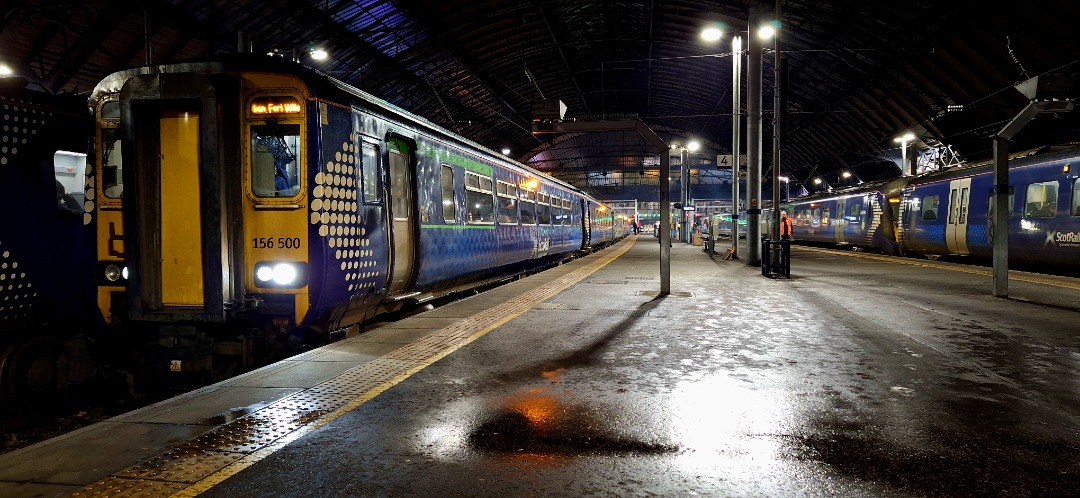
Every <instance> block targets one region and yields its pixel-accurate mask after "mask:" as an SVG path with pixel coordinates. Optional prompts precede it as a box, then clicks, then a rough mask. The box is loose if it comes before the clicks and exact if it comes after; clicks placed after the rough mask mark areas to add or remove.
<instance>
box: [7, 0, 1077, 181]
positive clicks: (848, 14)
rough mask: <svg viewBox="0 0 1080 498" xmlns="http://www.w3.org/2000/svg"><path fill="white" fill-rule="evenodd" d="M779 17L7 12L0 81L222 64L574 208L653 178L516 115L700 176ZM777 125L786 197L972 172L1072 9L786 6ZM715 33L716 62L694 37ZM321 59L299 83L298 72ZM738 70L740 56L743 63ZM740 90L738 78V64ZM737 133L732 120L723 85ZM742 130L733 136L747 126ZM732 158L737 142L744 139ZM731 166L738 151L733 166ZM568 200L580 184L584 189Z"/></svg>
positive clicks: (1061, 129) (927, 3) (399, 7)
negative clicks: (518, 166)
mask: <svg viewBox="0 0 1080 498" xmlns="http://www.w3.org/2000/svg"><path fill="white" fill-rule="evenodd" d="M776 7H777V3H776V2H771V1H770V2H764V3H758V2H753V1H739V0H727V1H702V0H651V1H641V0H639V1H632V0H627V1H620V0H604V1H596V0H527V1H522V0H484V1H460V0H437V1H433V0H381V1H375V0H280V1H276V2H248V1H235V0H229V1H223V0H144V1H143V2H141V3H138V2H130V1H127V0H90V1H85V2H55V1H38V0H21V1H20V0H15V1H13V2H5V3H4V6H3V7H2V8H3V11H2V12H0V14H2V17H0V63H4V64H7V65H9V66H11V67H13V69H14V71H15V74H16V75H18V76H22V77H24V78H26V79H28V80H29V81H30V82H31V83H32V84H33V85H34V86H37V87H40V88H43V89H45V90H47V91H50V92H62V91H74V92H87V91H89V90H90V89H91V88H93V86H94V84H95V83H96V82H97V80H98V79H100V78H101V77H103V76H104V75H106V74H108V73H111V72H113V71H116V70H119V69H126V68H129V67H133V66H140V65H145V64H147V63H150V64H160V63H166V62H170V61H176V60H187V59H193V58H200V57H204V56H208V55H212V54H216V53H225V52H235V51H237V50H238V38H239V36H238V33H240V32H243V33H244V34H245V37H246V39H247V40H248V41H249V44H250V46H251V47H252V48H253V49H254V50H255V51H258V52H270V51H278V52H279V53H283V54H285V55H286V56H290V57H291V56H293V55H294V54H295V56H296V57H298V58H299V59H300V60H301V62H302V63H304V64H308V65H311V66H313V67H317V68H319V69H321V70H322V71H324V72H326V73H328V74H330V75H332V76H334V77H337V78H339V79H342V80H344V81H346V82H348V83H351V84H353V85H355V86H357V87H359V88H361V89H363V90H365V91H368V92H370V93H372V94H374V95H376V96H379V97H382V98H384V99H386V100H388V101H389V102H391V103H393V104H395V105H398V106H400V107H402V108H405V109H408V110H410V111H413V112H415V113H417V114H420V115H422V116H425V117H427V118H428V119H430V120H432V121H434V122H436V123H438V124H441V125H443V126H445V127H447V128H449V129H451V130H454V131H457V132H459V133H460V134H462V135H464V136H466V137H468V138H471V139H473V140H475V141H477V142H479V143H481V144H484V145H487V146H489V147H491V148H493V149H496V150H499V149H503V148H507V149H509V150H510V153H509V155H510V156H511V157H513V158H515V159H519V160H521V161H523V162H525V163H527V164H529V165H530V166H533V167H534V168H536V169H539V170H541V171H545V172H549V173H552V174H553V175H555V176H560V177H563V178H565V179H568V180H569V181H572V182H575V183H577V184H578V185H579V186H583V187H586V188H587V187H588V185H587V183H588V179H589V178H590V177H592V176H595V175H598V174H602V175H604V176H606V175H607V174H608V173H609V172H616V173H625V174H626V175H627V176H642V177H644V176H647V175H649V174H655V170H656V163H657V162H658V161H657V157H658V156H657V151H655V150H654V149H653V148H652V147H651V146H650V145H648V143H647V142H645V141H644V140H643V139H642V138H641V137H639V136H638V135H637V134H636V133H633V132H605V133H590V134H561V135H559V134H556V135H535V134H533V133H531V128H530V126H531V119H532V105H533V103H535V102H538V101H542V100H555V99H558V100H561V101H562V102H563V103H565V104H566V106H567V109H568V110H567V113H566V117H567V118H570V119H576V120H604V119H622V118H638V119H641V120H642V121H643V122H644V123H645V124H647V125H648V126H649V127H651V128H652V129H653V130H655V131H656V132H657V133H658V134H660V136H661V137H663V138H664V139H665V140H666V141H668V142H671V143H675V144H678V145H683V144H686V143H687V142H688V141H690V140H692V139H696V140H698V141H700V142H701V143H702V144H703V146H704V147H703V149H702V150H701V151H699V152H697V153H695V154H694V155H693V156H692V161H693V164H697V165H700V166H702V171H709V170H712V168H710V167H709V166H711V165H714V164H715V162H716V156H717V155H718V154H730V153H731V136H732V108H733V106H732V89H733V87H734V85H733V77H732V69H731V63H732V55H731V52H732V42H731V37H732V35H733V34H735V33H739V32H741V33H742V37H743V39H744V40H745V41H744V49H745V48H746V45H748V44H749V37H750V36H751V35H753V34H754V33H755V32H756V29H757V25H758V24H759V23H756V22H751V16H752V14H751V12H752V11H753V12H757V13H758V18H759V19H760V20H761V21H764V22H767V21H772V20H774V18H775V13H776ZM780 8H781V16H780V33H781V38H780V53H781V55H782V57H783V58H784V59H786V60H787V63H786V64H787V71H786V75H787V76H786V82H787V85H786V86H785V87H784V88H785V91H783V92H782V97H783V99H784V100H785V101H786V108H787V109H788V114H787V115H786V117H784V119H783V120H782V126H781V128H782V129H783V130H784V134H783V137H784V138H783V141H782V146H781V167H780V169H781V173H783V174H785V175H788V176H790V177H792V178H793V180H794V181H795V182H797V183H803V182H807V181H809V180H810V179H812V178H814V177H818V176H821V177H825V178H839V177H840V175H841V173H842V172H844V171H848V172H851V173H854V174H855V176H856V177H857V178H861V179H864V180H871V179H881V178H889V177H893V176H897V175H898V174H899V166H898V163H899V162H900V156H901V154H900V145H899V144H898V143H896V142H894V138H895V137H897V136H899V135H901V134H903V133H906V132H912V133H913V134H914V135H915V136H916V139H915V141H914V143H915V146H916V148H913V149H911V153H916V151H922V152H924V153H927V154H928V157H929V156H932V155H934V154H937V155H939V156H941V157H943V158H945V159H949V158H950V157H952V156H951V155H952V154H953V153H955V154H956V157H960V158H967V159H980V158H984V157H987V156H989V154H990V153H991V141H990V138H989V137H990V136H991V135H993V134H994V133H995V132H997V131H998V130H1000V129H1001V128H1002V127H1004V126H1005V124H1006V123H1008V122H1009V121H1010V120H1011V119H1012V118H1013V116H1015V115H1016V114H1017V113H1018V112H1019V111H1020V110H1021V109H1022V108H1023V107H1024V106H1025V105H1026V104H1027V103H1028V99H1027V98H1026V97H1024V96H1023V95H1021V94H1020V93H1019V92H1018V91H1016V90H1014V88H1013V86H1014V85H1015V84H1016V83H1018V82H1020V81H1022V80H1025V79H1028V78H1030V77H1034V76H1039V75H1045V74H1049V73H1076V72H1078V69H1080V64H1077V62H1078V61H1080V37H1077V36H1076V35H1075V20H1076V19H1080V3H1077V2H1075V1H1073V0H1040V1H1037V2H1004V1H998V0H955V1H949V2H941V1H934V0H912V1H905V2H895V1H894V2H866V1H865V0H826V1H820V0H819V1H810V0H783V1H782V2H780ZM714 24H716V25H720V26H723V27H724V28H725V30H724V35H723V37H722V39H721V40H719V41H717V42H707V41H704V40H703V39H702V37H701V36H700V34H701V31H702V30H703V28H705V27H706V26H709V25H714ZM760 43H762V45H763V46H764V50H763V54H762V56H761V57H760V62H761V64H760V67H761V73H762V81H763V84H762V88H763V92H762V95H761V97H762V106H761V109H762V120H761V121H762V122H761V125H762V126H761V131H762V137H763V138H762V147H763V158H764V159H763V164H764V168H763V172H764V173H768V172H769V171H770V167H771V163H772V160H771V159H772V147H773V146H772V129H773V123H772V115H773V112H772V110H773V108H774V104H773V98H774V93H773V92H774V88H775V86H776V85H775V80H774V68H775V59H776V58H775V52H774V51H773V48H774V45H773V43H774V42H772V41H766V42H760ZM314 47H320V48H323V49H325V50H326V51H327V52H328V53H329V58H328V59H326V60H323V61H314V60H311V59H310V58H309V51H310V49H312V48H314ZM747 59H749V56H747ZM743 68H744V72H745V71H749V70H750V69H751V68H752V65H751V64H750V61H746V62H744V65H743ZM741 88H742V92H741V93H742V95H743V108H742V110H741V112H742V113H746V102H747V101H748V99H749V95H748V88H747V78H746V77H745V76H744V77H743V78H742V83H741ZM1078 115H1080V112H1075V113H1067V114H1066V113H1060V114H1056V115H1050V114H1047V115H1041V116H1040V117H1039V118H1038V119H1036V120H1035V121H1034V122H1033V123H1032V125H1029V127H1028V128H1027V129H1025V130H1023V131H1022V132H1021V133H1020V134H1019V135H1017V137H1016V142H1017V143H1018V144H1017V145H1016V146H1015V147H1017V148H1020V147H1034V146H1044V145H1054V144H1060V143H1062V142H1068V141H1073V140H1077V137H1078V134H1077V133H1078V130H1080V116H1078ZM743 122H744V123H746V122H747V119H746V117H745V116H744V118H743ZM743 135H744V140H745V136H746V133H745V132H744V133H743ZM742 150H743V151H744V153H745V150H746V145H745V142H744V145H743V146H742ZM582 182H585V184H582Z"/></svg>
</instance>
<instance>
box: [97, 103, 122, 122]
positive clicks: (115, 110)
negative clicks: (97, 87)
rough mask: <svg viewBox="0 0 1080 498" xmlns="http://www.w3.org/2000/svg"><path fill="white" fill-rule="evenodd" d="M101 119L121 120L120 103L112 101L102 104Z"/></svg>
mask: <svg viewBox="0 0 1080 498" xmlns="http://www.w3.org/2000/svg"><path fill="white" fill-rule="evenodd" d="M100 118H101V119H120V101H118V100H111V101H109V102H105V103H104V104H101V116H100Z"/></svg>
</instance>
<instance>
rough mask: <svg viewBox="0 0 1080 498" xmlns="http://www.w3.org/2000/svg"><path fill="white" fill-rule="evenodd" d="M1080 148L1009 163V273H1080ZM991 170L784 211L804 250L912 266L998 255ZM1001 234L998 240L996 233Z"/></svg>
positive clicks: (821, 197)
mask: <svg viewBox="0 0 1080 498" xmlns="http://www.w3.org/2000/svg"><path fill="white" fill-rule="evenodd" d="M1074 164H1075V165H1076V166H1080V147H1076V146H1066V147H1061V148H1050V147H1047V148H1042V149H1035V150H1031V151H1025V152H1022V153H1019V154H1016V155H1014V156H1013V157H1011V158H1010V160H1009V186H1010V193H1009V205H1008V207H1007V209H1008V210H1009V222H1008V226H1007V227H1006V230H1005V232H1006V233H1007V234H1008V238H1009V240H1008V242H1009V264H1010V265H1017V266H1018V267H1024V268H1032V269H1037V270H1040V271H1045V272H1050V273H1056V274H1062V275H1077V274H1080V181H1078V178H1080V171H1077V168H1076V166H1074ZM993 186H994V182H993V172H992V170H991V164H990V163H988V162H984V163H973V164H969V165H966V166H961V167H957V168H951V169H946V170H941V171H935V172H931V173H927V174H923V175H919V176H911V177H901V178H897V179H893V180H889V181H882V182H876V183H871V184H866V185H862V186H859V187H856V188H852V189H847V190H844V191H839V192H835V193H823V194H817V195H813V196H808V197H803V198H799V199H792V200H791V201H789V202H786V203H781V209H783V210H785V211H786V212H787V213H788V214H789V216H790V217H791V218H792V223H793V225H794V238H795V239H796V240H797V241H800V242H812V243H822V244H835V245H842V246H847V247H853V248H861V249H865V250H873V251H879V252H882V253H886V254H893V255H905V256H915V257H932V258H936V257H952V256H955V257H963V258H968V259H972V260H978V261H989V260H990V259H991V258H992V255H993V250H992V246H993V238H994V234H995V232H996V231H995V227H994V225H993V223H992V222H991V218H992V217H993V212H994V209H995V206H994V200H993V198H992V195H991V193H992V191H993ZM998 233H1000V231H998Z"/></svg>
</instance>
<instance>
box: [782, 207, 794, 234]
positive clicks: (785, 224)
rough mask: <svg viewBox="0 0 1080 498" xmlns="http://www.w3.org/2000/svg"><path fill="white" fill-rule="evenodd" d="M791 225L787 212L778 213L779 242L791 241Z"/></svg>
mask: <svg viewBox="0 0 1080 498" xmlns="http://www.w3.org/2000/svg"><path fill="white" fill-rule="evenodd" d="M793 228H794V227H793V225H792V223H791V218H788V217H787V211H780V240H791V234H792V229H793Z"/></svg>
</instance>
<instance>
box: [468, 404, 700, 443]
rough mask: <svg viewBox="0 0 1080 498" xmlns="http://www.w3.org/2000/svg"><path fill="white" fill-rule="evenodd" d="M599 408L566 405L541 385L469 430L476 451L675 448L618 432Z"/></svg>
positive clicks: (469, 438) (470, 441)
mask: <svg viewBox="0 0 1080 498" xmlns="http://www.w3.org/2000/svg"><path fill="white" fill-rule="evenodd" d="M611 420H612V418H610V417H604V416H603V413H602V412H601V410H598V409H591V408H589V407H585V406H577V405H570V404H566V403H564V402H562V401H561V400H559V399H558V398H557V397H555V396H553V395H551V394H549V393H547V392H545V391H544V390H543V389H531V390H529V391H528V392H526V393H520V394H517V395H515V396H512V397H511V398H510V399H509V400H507V403H506V405H505V406H504V407H502V408H501V409H498V410H496V411H495V412H493V413H490V414H488V415H487V416H485V417H484V418H483V420H481V421H480V423H479V425H477V426H476V427H475V428H473V429H472V431H471V432H470V433H469V437H468V442H469V446H470V447H471V448H472V449H474V450H477V451H483V452H499V453H523V454H533V455H535V454H545V455H551V454H555V455H566V456H572V455H581V454H594V455H595V454H600V453H634V454H663V453H676V452H678V451H679V447H678V446H675V445H672V444H665V443H660V442H650V441H641V440H637V439H634V438H632V437H630V436H628V435H625V434H619V433H617V431H616V430H615V428H614V427H611V426H609V425H608V424H609V421H611Z"/></svg>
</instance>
